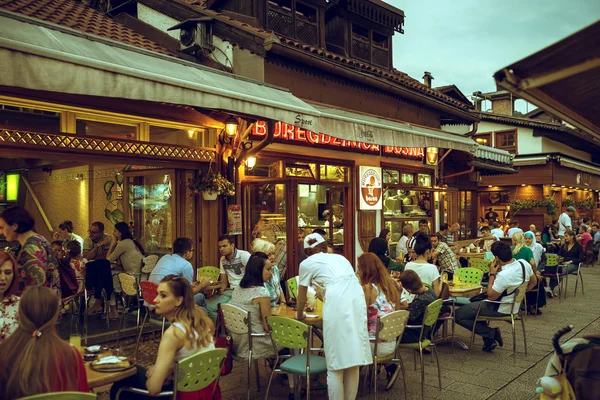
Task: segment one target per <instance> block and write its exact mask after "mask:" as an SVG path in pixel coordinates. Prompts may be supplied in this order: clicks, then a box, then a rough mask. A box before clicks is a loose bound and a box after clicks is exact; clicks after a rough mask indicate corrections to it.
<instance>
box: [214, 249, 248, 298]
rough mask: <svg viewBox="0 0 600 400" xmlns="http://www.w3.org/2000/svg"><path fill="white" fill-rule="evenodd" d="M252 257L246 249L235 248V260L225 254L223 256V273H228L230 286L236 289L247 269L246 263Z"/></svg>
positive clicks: (221, 264)
mask: <svg viewBox="0 0 600 400" xmlns="http://www.w3.org/2000/svg"><path fill="white" fill-rule="evenodd" d="M249 259H250V253H248V252H247V251H245V250H238V249H235V253H234V255H233V260H231V261H229V260H228V259H227V258H226V257H225V256H223V257H221V263H220V266H221V273H222V274H227V280H228V281H229V287H230V288H231V289H235V288H236V287H238V285H239V284H240V282H241V280H242V278H243V277H244V272H245V271H246V264H247V263H248V260H249Z"/></svg>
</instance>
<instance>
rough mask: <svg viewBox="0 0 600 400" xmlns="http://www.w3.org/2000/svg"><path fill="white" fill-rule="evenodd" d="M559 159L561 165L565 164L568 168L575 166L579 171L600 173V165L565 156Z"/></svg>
mask: <svg viewBox="0 0 600 400" xmlns="http://www.w3.org/2000/svg"><path fill="white" fill-rule="evenodd" d="M558 161H559V162H560V165H562V166H565V167H567V168H573V169H575V170H577V171H581V172H587V173H589V174H594V175H600V166H594V165H592V164H585V163H582V162H579V161H575V160H571V159H568V158H565V157H563V156H560V157H559V159H558Z"/></svg>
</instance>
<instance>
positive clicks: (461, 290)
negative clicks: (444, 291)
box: [448, 283, 483, 298]
mask: <svg viewBox="0 0 600 400" xmlns="http://www.w3.org/2000/svg"><path fill="white" fill-rule="evenodd" d="M482 287H483V286H481V285H478V284H471V283H459V284H452V285H451V284H449V285H448V289H449V290H450V296H452V297H468V298H471V297H473V296H476V295H478V294H479V293H481V289H482Z"/></svg>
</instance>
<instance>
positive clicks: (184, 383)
mask: <svg viewBox="0 0 600 400" xmlns="http://www.w3.org/2000/svg"><path fill="white" fill-rule="evenodd" d="M226 355H227V349H214V350H208V351H203V352H200V353H196V354H193V355H191V356H189V357H186V358H184V359H183V360H180V361H178V362H177V361H176V362H175V368H174V376H173V382H174V383H175V384H174V385H173V390H172V391H168V392H160V393H159V394H157V395H156V397H166V396H170V398H172V399H177V393H178V392H185V393H190V392H197V391H199V390H202V389H204V388H206V387H208V386H209V385H210V384H212V383H213V382H214V386H213V389H212V394H211V398H212V397H214V393H215V389H216V388H217V385H218V384H219V378H220V377H221V368H222V366H223V361H224V360H225V356H226ZM123 392H132V393H137V394H143V395H146V396H148V395H149V394H148V391H147V390H142V389H137V388H131V387H124V388H121V389H119V391H118V392H117V397H116V399H117V400H119V398H120V397H121V393H123Z"/></svg>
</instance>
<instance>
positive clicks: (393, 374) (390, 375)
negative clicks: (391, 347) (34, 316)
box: [385, 364, 400, 390]
mask: <svg viewBox="0 0 600 400" xmlns="http://www.w3.org/2000/svg"><path fill="white" fill-rule="evenodd" d="M386 369H387V368H386ZM399 372H400V367H398V366H397V365H396V364H391V365H390V366H389V369H387V379H388V382H387V385H386V387H385V390H390V389H391V388H392V387H393V386H394V383H396V380H397V379H398V373H399Z"/></svg>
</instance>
